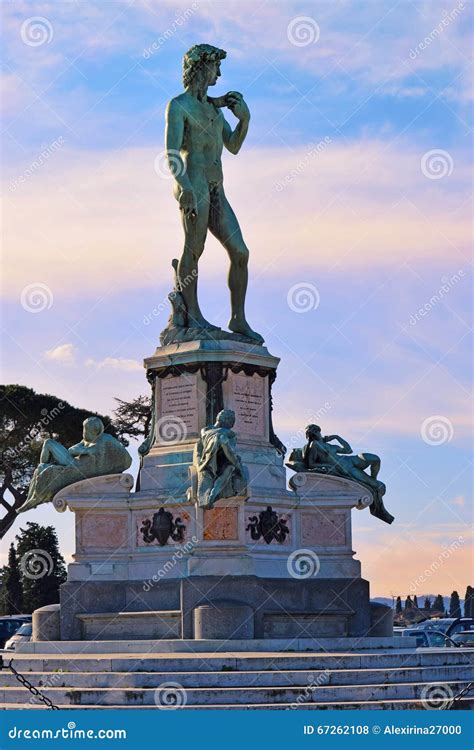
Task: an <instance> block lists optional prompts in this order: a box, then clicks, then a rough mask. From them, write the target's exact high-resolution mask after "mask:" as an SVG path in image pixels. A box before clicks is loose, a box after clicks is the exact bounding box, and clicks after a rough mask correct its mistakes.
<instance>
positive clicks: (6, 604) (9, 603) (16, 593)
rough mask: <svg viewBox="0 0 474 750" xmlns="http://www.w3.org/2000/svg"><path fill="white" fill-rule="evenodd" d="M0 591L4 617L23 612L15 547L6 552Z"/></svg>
mask: <svg viewBox="0 0 474 750" xmlns="http://www.w3.org/2000/svg"><path fill="white" fill-rule="evenodd" d="M2 572H3V575H2V590H1V597H0V600H1V604H0V606H1V611H2V613H3V614H5V615H16V614H21V613H22V612H23V586H22V581H21V571H20V568H19V564H18V557H17V554H16V550H15V545H14V544H11V545H10V549H9V551H8V565H7V566H6V567H5V568H4V569H3V571H2Z"/></svg>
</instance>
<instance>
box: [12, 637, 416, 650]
mask: <svg viewBox="0 0 474 750" xmlns="http://www.w3.org/2000/svg"><path fill="white" fill-rule="evenodd" d="M392 648H393V649H397V650H400V649H402V650H405V649H406V650H412V649H413V648H414V644H413V642H412V640H411V639H410V638H403V637H401V636H393V637H390V638H371V637H364V638H347V637H346V638H261V639H258V638H257V639H254V640H251V639H249V640H206V639H202V640H195V639H193V640H183V639H180V638H174V639H160V640H129V639H125V640H100V641H98V640H95V641H25V642H24V643H20V644H19V645H18V653H22V654H35V653H36V654H42V655H43V654H55V653H62V654H76V653H83V654H94V653H96V654H106V653H120V652H121V653H124V654H125V653H130V654H133V653H158V654H164V653H191V654H195V653H199V652H204V651H205V652H210V653H220V652H229V651H238V652H252V651H254V652H258V653H262V652H268V651H270V652H275V651H277V652H282V651H289V652H303V651H315V652H320V653H325V652H334V651H344V652H347V651H351V650H353V649H357V650H360V649H364V650H366V651H372V650H373V649H392Z"/></svg>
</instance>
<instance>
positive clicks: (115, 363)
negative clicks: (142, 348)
mask: <svg viewBox="0 0 474 750" xmlns="http://www.w3.org/2000/svg"><path fill="white" fill-rule="evenodd" d="M85 366H86V367H93V368H95V369H97V370H103V369H105V368H110V369H111V370H124V371H126V372H129V371H131V370H143V366H142V365H141V364H140V362H138V361H137V360H136V359H125V358H124V357H105V359H102V360H96V359H86V361H85Z"/></svg>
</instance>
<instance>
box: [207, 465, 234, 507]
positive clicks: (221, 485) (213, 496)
mask: <svg viewBox="0 0 474 750" xmlns="http://www.w3.org/2000/svg"><path fill="white" fill-rule="evenodd" d="M234 472H235V466H234V465H233V464H229V465H228V466H226V467H225V469H224V470H223V471H222V473H221V474H219V476H218V477H217V479H216V480H215V482H214V486H213V488H212V490H211V491H210V493H209V499H210V500H211V502H214V501H215V500H218V499H219V497H220V495H221V493H222V492H223V490H225V488H226V486H227V484H228V483H229V482H230V480H231V478H232V475H233V474H234Z"/></svg>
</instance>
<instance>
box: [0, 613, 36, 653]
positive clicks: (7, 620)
mask: <svg viewBox="0 0 474 750" xmlns="http://www.w3.org/2000/svg"><path fill="white" fill-rule="evenodd" d="M31 620H32V617H31V615H5V616H3V617H0V648H5V642H6V641H8V639H9V638H11V637H12V635H14V634H15V633H16V631H17V630H18V629H19V628H21V626H22V625H23V624H24V623H25V622H31Z"/></svg>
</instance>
